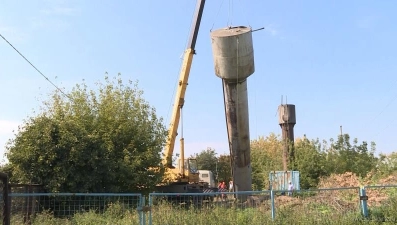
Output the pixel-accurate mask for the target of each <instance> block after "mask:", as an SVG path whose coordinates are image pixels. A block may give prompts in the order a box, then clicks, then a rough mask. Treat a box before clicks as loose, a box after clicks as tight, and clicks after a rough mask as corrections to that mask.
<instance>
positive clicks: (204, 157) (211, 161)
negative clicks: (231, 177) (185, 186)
mask: <svg viewBox="0 0 397 225" xmlns="http://www.w3.org/2000/svg"><path fill="white" fill-rule="evenodd" d="M192 157H193V158H196V160H197V166H198V169H199V170H211V171H213V172H214V171H215V170H216V166H217V157H216V152H215V149H212V148H207V149H206V150H202V151H201V152H200V153H196V154H195V155H194V156H192Z"/></svg>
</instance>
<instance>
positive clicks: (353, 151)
mask: <svg viewBox="0 0 397 225" xmlns="http://www.w3.org/2000/svg"><path fill="white" fill-rule="evenodd" d="M331 142H332V140H331ZM374 152H375V143H371V148H370V149H368V144H367V142H365V141H364V142H362V143H361V144H358V140H357V139H354V140H353V144H352V143H351V142H350V136H349V135H348V134H344V135H343V136H342V135H340V136H339V137H338V141H336V142H335V143H332V144H331V146H330V148H329V149H328V150H327V164H328V168H327V170H328V171H329V173H335V174H341V173H345V172H353V173H355V174H357V175H358V176H360V177H365V176H366V175H367V174H368V172H370V171H371V170H374V169H375V168H376V165H377V163H378V159H377V158H376V157H375V156H374Z"/></svg>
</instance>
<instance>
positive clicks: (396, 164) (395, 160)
mask: <svg viewBox="0 0 397 225" xmlns="http://www.w3.org/2000/svg"><path fill="white" fill-rule="evenodd" d="M396 171H397V152H392V153H390V154H379V161H378V165H377V172H378V173H379V174H380V175H382V176H388V175H390V174H393V173H395V172H396Z"/></svg>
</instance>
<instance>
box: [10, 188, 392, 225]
mask: <svg viewBox="0 0 397 225" xmlns="http://www.w3.org/2000/svg"><path fill="white" fill-rule="evenodd" d="M146 197H147V198H148V199H147V203H146V202H145V196H142V195H141V194H110V193H103V194H85V193H77V194H73V193H28V194H27V193H13V194H10V195H9V199H10V203H11V224H44V225H45V224H120V225H123V224H139V225H146V224H148V225H157V224H169V225H172V224H175V225H176V224H198V225H200V224H206V225H208V224H222V225H227V224H252V225H256V224H261V225H262V224H273V223H275V222H276V223H283V224H288V223H290V224H294V223H297V222H300V223H304V224H320V223H321V224H323V223H330V224H333V223H334V222H336V221H339V222H340V223H343V222H350V223H351V221H355V220H357V221H358V220H376V221H377V222H384V221H387V222H390V223H391V224H392V223H395V222H397V216H396V215H395V208H396V207H397V185H395V186H365V187H364V186H363V187H349V188H329V189H314V190H298V191H294V192H293V193H291V195H289V193H288V191H285V190H277V191H276V190H268V191H251V192H215V193H214V192H213V193H183V194H175V193H151V194H149V196H146Z"/></svg>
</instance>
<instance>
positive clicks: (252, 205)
mask: <svg viewBox="0 0 397 225" xmlns="http://www.w3.org/2000/svg"><path fill="white" fill-rule="evenodd" d="M149 207H150V212H149V216H148V219H149V220H148V224H149V225H152V224H153V225H160V224H168V225H179V224H184V225H185V224H186V225H190V224H195V225H196V224H197V225H201V224H205V225H208V224H252V225H256V224H261V225H262V224H266V222H271V220H272V218H271V201H270V191H261V192H216V193H214V192H212V193H184V194H175V193H151V194H150V195H149Z"/></svg>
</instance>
